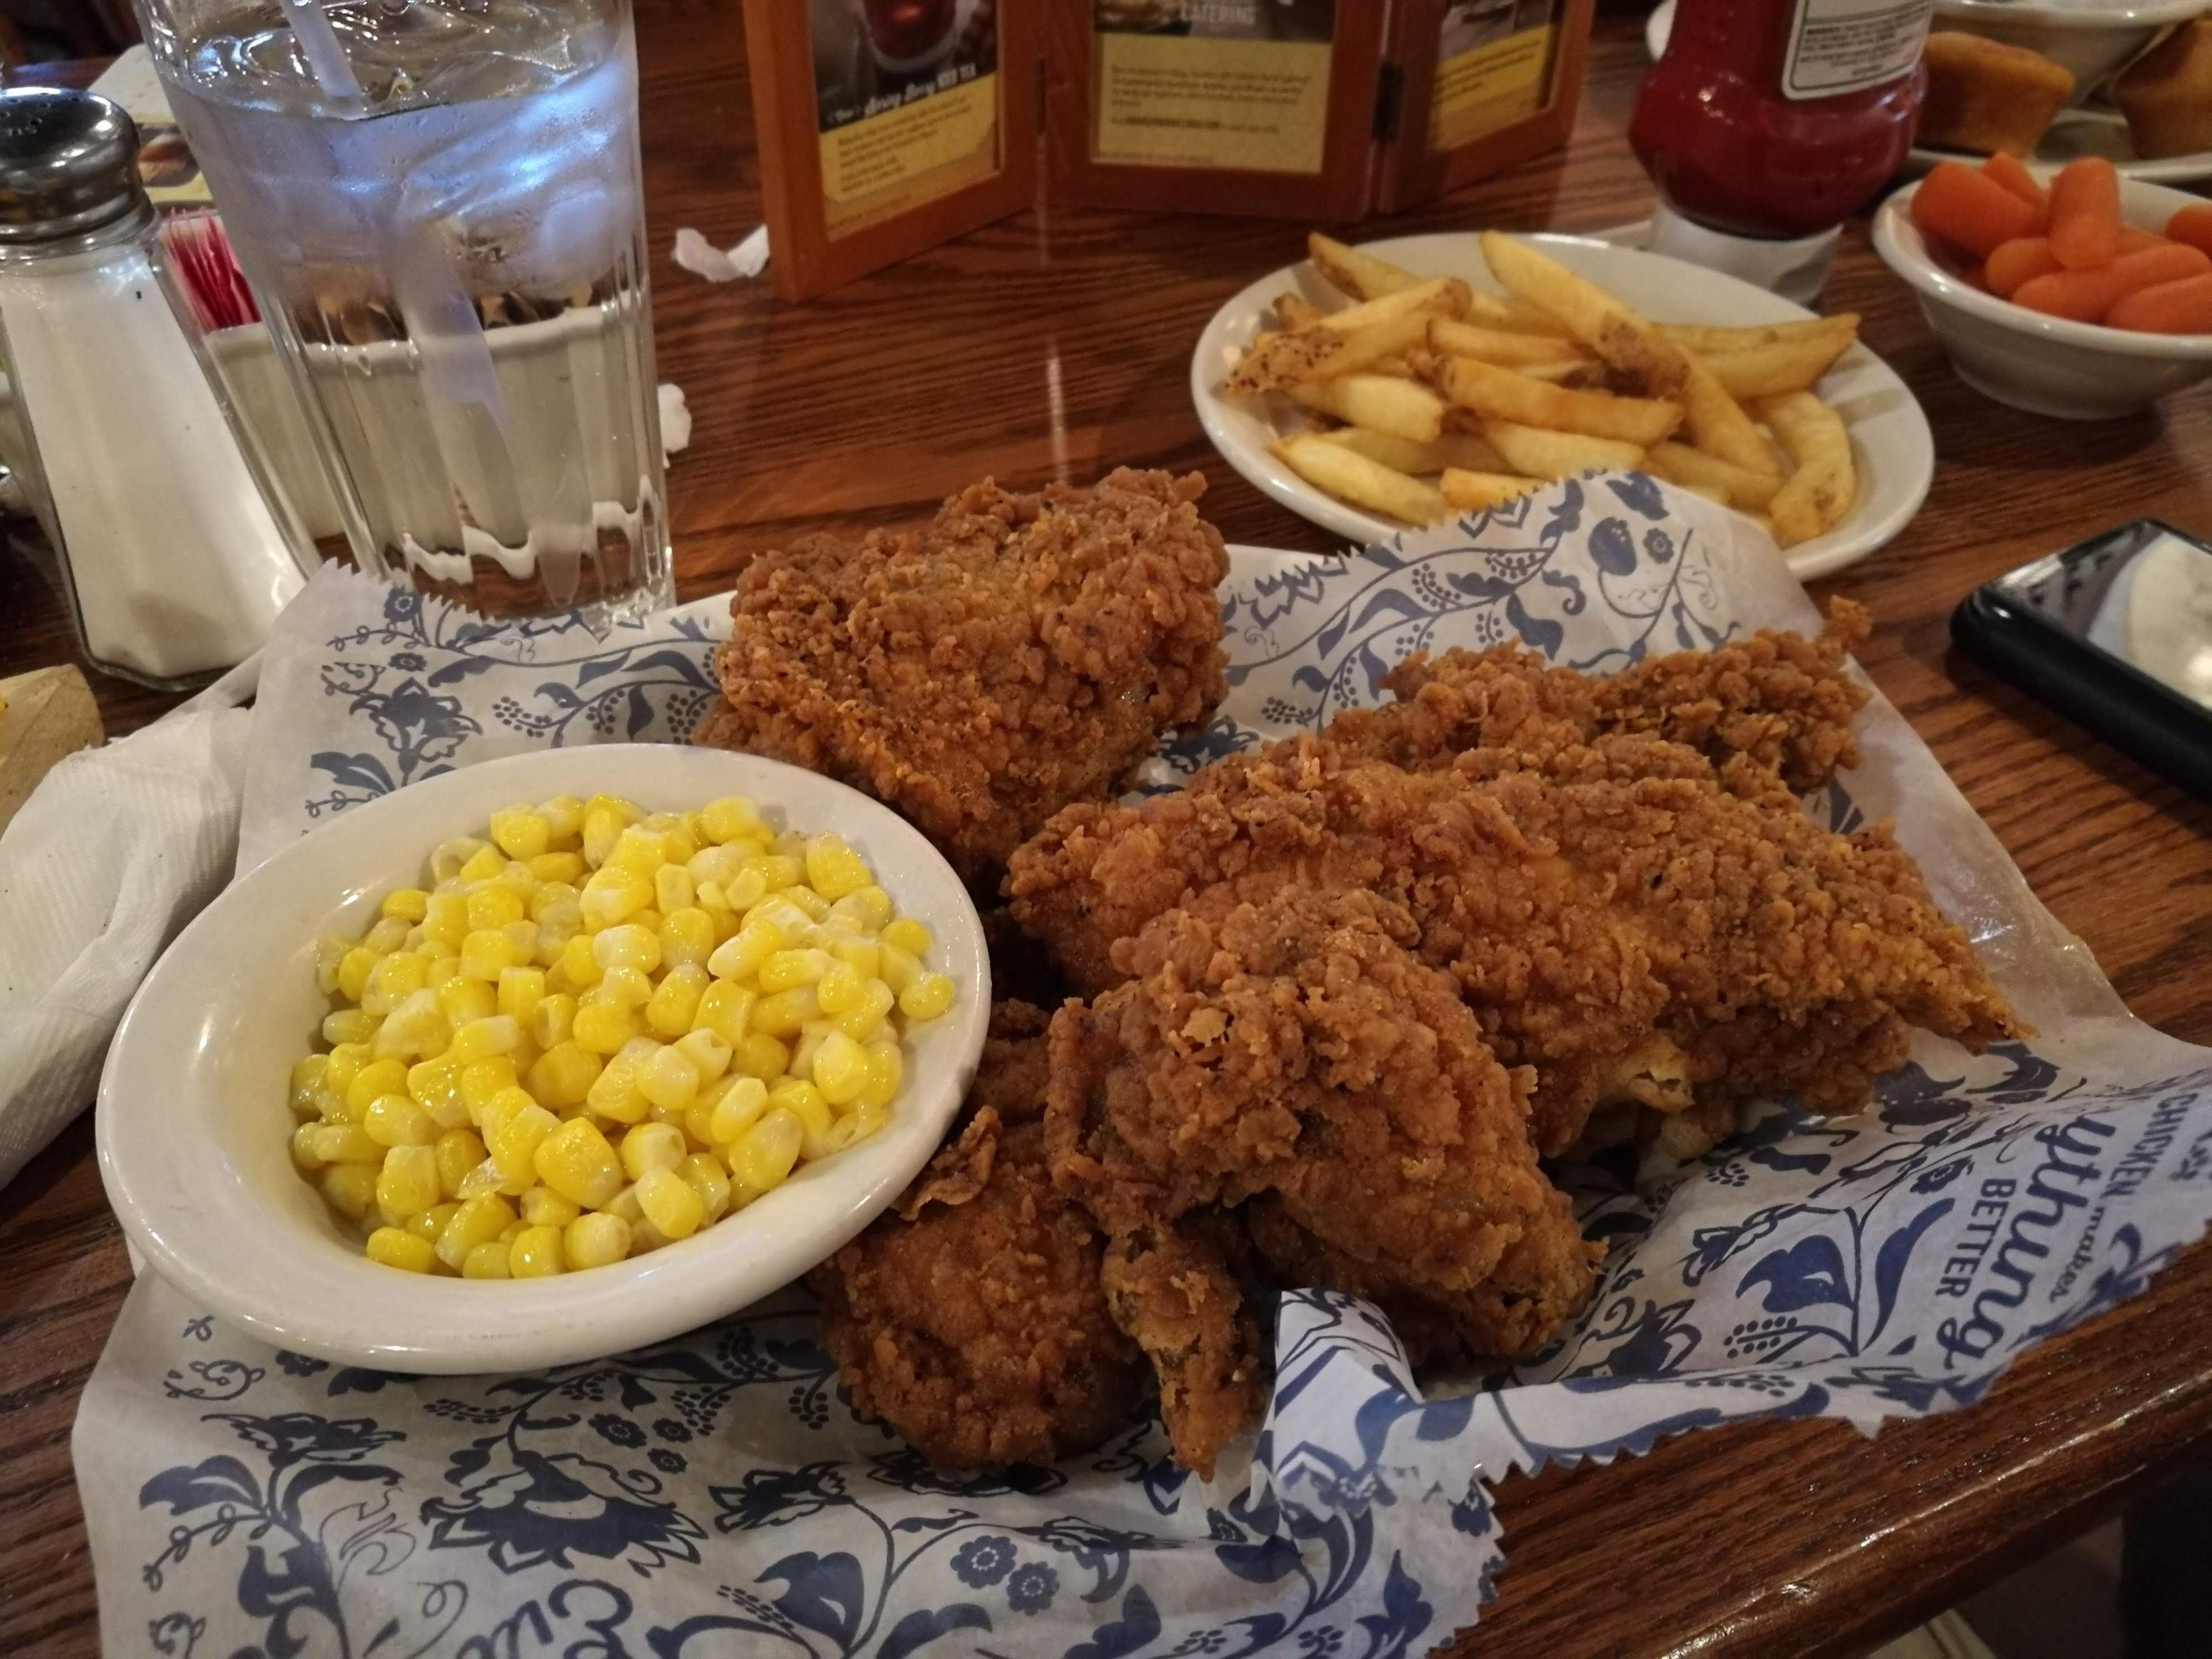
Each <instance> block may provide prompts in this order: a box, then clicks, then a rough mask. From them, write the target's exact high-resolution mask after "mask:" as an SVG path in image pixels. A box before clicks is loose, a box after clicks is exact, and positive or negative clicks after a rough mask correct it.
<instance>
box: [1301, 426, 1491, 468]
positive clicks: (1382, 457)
mask: <svg viewBox="0 0 2212 1659" xmlns="http://www.w3.org/2000/svg"><path fill="white" fill-rule="evenodd" d="M1327 437H1328V441H1329V442H1331V443H1333V444H1341V445H1343V446H1344V447H1346V449H1354V450H1358V452H1359V453H1361V454H1362V455H1364V456H1365V457H1367V459H1369V460H1370V461H1379V462H1381V463H1382V464H1383V465H1384V466H1387V467H1389V469H1390V470H1391V471H1394V472H1408V473H1416V474H1418V473H1430V472H1442V471H1444V469H1445V468H1447V467H1458V468H1461V469H1462V470H1463V471H1470V472H1503V471H1505V462H1504V459H1503V458H1501V457H1500V456H1499V454H1498V452H1497V451H1496V450H1494V449H1492V447H1490V443H1489V441H1488V440H1487V439H1485V438H1483V437H1482V436H1480V435H1479V434H1476V433H1473V432H1443V433H1439V434H1437V437H1436V439H1435V441H1433V442H1430V443H1425V444H1422V443H1415V442H1414V441H1413V440H1412V439H1411V438H1401V437H1400V436H1398V435H1396V434H1395V433H1393V432H1376V431H1375V430H1373V429H1372V428H1368V427H1364V426H1346V427H1339V428H1337V429H1336V430H1335V431H1334V432H1331V433H1328V434H1327Z"/></svg>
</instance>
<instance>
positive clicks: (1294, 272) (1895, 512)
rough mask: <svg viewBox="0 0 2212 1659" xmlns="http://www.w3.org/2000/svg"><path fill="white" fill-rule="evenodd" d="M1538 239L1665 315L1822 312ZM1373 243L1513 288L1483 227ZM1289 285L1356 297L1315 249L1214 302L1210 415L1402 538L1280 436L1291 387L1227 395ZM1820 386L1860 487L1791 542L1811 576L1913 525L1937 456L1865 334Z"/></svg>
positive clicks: (1249, 466)
mask: <svg viewBox="0 0 2212 1659" xmlns="http://www.w3.org/2000/svg"><path fill="white" fill-rule="evenodd" d="M1525 240H1528V241H1530V242H1533V243H1534V244H1535V245H1536V246H1539V247H1541V248H1542V249H1543V250H1544V252H1547V253H1548V254H1550V255H1551V256H1552V257H1553V258H1555V259H1557V260H1559V263H1560V264H1564V265H1565V266H1566V267H1567V268H1568V269H1569V270H1573V271H1575V272H1577V274H1579V275H1581V276H1587V277H1589V279H1590V280H1591V281H1592V282H1594V283H1597V284H1598V285H1599V286H1601V287H1602V288H1605V289H1608V290H1610V291H1611V292H1613V294H1616V295H1619V296H1620V298H1621V299H1623V300H1625V301H1627V302H1628V303H1629V304H1630V305H1632V306H1633V307H1636V308H1637V310H1638V311H1640V312H1642V313H1644V315H1645V316H1647V317H1650V318H1651V319H1654V320H1655V321H1658V322H1662V323H1707V324H1717V325H1740V326H1749V325H1756V324H1760V323H1787V322H1796V321H1801V320H1802V319H1805V318H1808V317H1810V316H1812V315H1813V313H1811V312H1809V311H1808V310H1806V309H1805V308H1804V307H1802V306H1799V305H1793V304H1791V303H1790V301H1787V300H1784V299H1783V298H1781V297H1780V296H1779V295H1773V294H1769V293H1768V292H1767V291H1766V290H1765V289H1762V288H1754V287H1753V286H1752V284H1750V283H1746V282H1741V281H1739V280H1738V279H1737V278H1735V277H1734V276H1727V275H1725V274H1724V273H1723V272H1720V271H1717V270H1706V269H1705V267H1703V266H1701V265H1693V264H1686V263H1685V262H1684V261H1682V260H1680V259H1670V258H1667V257H1666V256H1665V255H1664V254H1659V253H1647V252H1644V250H1643V249H1641V248H1635V247H1622V246H1617V245H1616V244H1614V243H1612V242H1605V241H1597V240H1590V239H1589V238H1585V237H1580V236H1530V237H1528V238H1526V239H1525ZM1364 246H1365V248H1366V250H1367V252H1370V253H1373V254H1375V255H1376V256H1378V257H1379V258H1384V259H1389V260H1390V261H1392V262H1393V263H1394V264H1400V265H1403V266H1404V267H1405V268H1406V269H1407V270H1411V271H1414V272H1417V273H1419V275H1421V276H1463V277H1465V278H1466V279H1467V281H1468V283H1471V284H1472V285H1473V286H1474V287H1475V288H1477V289H1480V290H1481V291H1482V292H1484V293H1486V294H1497V293H1499V292H1501V291H1502V290H1501V289H1499V288H1498V279H1497V278H1496V277H1494V276H1492V275H1491V274H1490V267H1489V266H1488V265H1487V264H1486V263H1485V262H1484V260H1483V257H1482V246H1481V243H1480V240H1479V239H1478V238H1477V237H1475V236H1474V234H1472V233H1470V232H1467V231H1449V232H1443V233H1441V234H1436V235H1430V236H1400V237H1395V238H1394V239H1392V240H1389V241H1383V242H1369V243H1366V244H1364ZM1284 289H1296V290H1297V291H1298V292H1299V293H1301V294H1304V295H1305V296H1306V297H1307V298H1308V299H1310V300H1311V301H1314V302H1315V303H1316V304H1317V305H1319V306H1321V307H1322V308H1323V309H1331V308H1334V307H1337V306H1340V305H1343V304H1345V303H1346V301H1345V300H1344V298H1343V296H1342V295H1339V294H1338V293H1337V292H1336V291H1335V290H1334V289H1332V288H1330V287H1329V286H1328V283H1325V282H1323V281H1322V279H1321V276H1319V275H1318V273H1316V271H1315V270H1314V268H1313V266H1312V265H1311V264H1310V263H1308V262H1307V261H1305V260H1303V259H1301V260H1300V261H1299V262H1298V263H1297V264H1294V265H1286V266H1285V267H1284V268H1283V269H1282V270H1276V271H1271V272H1269V273H1268V274H1267V276H1262V277H1261V278H1260V280H1259V281H1257V282H1256V283H1253V284H1251V286H1249V288H1247V289H1244V290H1243V292H1242V293H1241V294H1238V295H1237V296H1236V297H1235V298H1233V299H1231V301H1229V302H1228V303H1227V304H1226V305H1225V306H1223V307H1221V309H1220V310H1219V311H1217V312H1216V313H1214V314H1213V319H1212V321H1211V322H1209V323H1207V324H1206V329H1205V331H1204V332H1203V333H1201V334H1200V336H1199V339H1198V345H1197V347H1196V349H1194V351H1193V352H1192V354H1191V360H1190V395H1191V401H1192V402H1193V403H1194V404H1196V405H1197V408H1198V418H1199V421H1200V423H1201V424H1202V425H1203V426H1204V427H1205V428H1206V436H1207V437H1209V438H1211V439H1212V441H1213V447H1215V448H1216V449H1218V450H1219V451H1220V452H1221V454H1222V458H1223V459H1225V460H1226V461H1227V462H1228V463H1229V464H1230V465H1231V466H1233V467H1235V468H1236V469H1237V471H1239V472H1241V473H1243V475H1244V477H1247V478H1248V479H1249V480H1250V481H1251V482H1252V483H1254V484H1255V486H1257V487H1258V488H1259V489H1261V490H1264V491H1265V492H1266V493H1267V494H1268V495H1272V496H1273V497H1274V498H1275V499H1276V500H1277V501H1280V502H1281V503H1282V504H1283V505H1284V506H1285V507H1289V508H1290V509H1291V511H1292V512H1293V513H1297V514H1299V515H1300V516H1301V517H1303V518H1306V519H1310V520H1313V522H1314V523H1316V524H1317V525H1320V526H1322V527H1323V528H1324V529H1328V530H1333V531H1334V532H1337V533H1338V534H1339V535H1340V536H1346V537H1349V538H1351V539H1352V540H1353V541H1354V542H1356V543H1358V544H1360V545H1362V546H1366V545H1368V544H1372V543H1376V542H1384V541H1388V540H1389V538H1391V537H1393V536H1395V535H1397V534H1398V533H1399V532H1401V531H1403V530H1405V529H1406V528H1407V526H1404V525H1402V524H1400V523H1399V522H1398V521H1397V520H1395V519H1386V518H1383V517H1382V516H1381V515H1379V514H1377V513H1370V512H1368V511H1367V510H1365V509H1364V508H1363V507H1354V506H1352V504H1351V503H1350V502H1348V501H1339V500H1337V499H1336V497H1334V495H1328V494H1327V493H1326V492H1324V491H1322V490H1320V489H1316V488H1315V487H1314V486H1313V485H1311V484H1310V483H1307V482H1306V481H1305V480H1304V478H1301V477H1298V475H1297V473H1295V472H1293V471H1291V470H1290V468H1289V467H1287V466H1285V465H1283V463H1282V462H1281V461H1279V460H1278V459H1276V458H1275V456H1274V454H1273V453H1272V451H1271V450H1270V449H1269V447H1268V446H1269V445H1270V444H1272V443H1273V441H1275V440H1276V439H1277V438H1279V437H1280V436H1282V435H1284V434H1285V433H1286V432H1291V431H1295V430H1297V429H1298V428H1301V427H1303V426H1304V416H1303V415H1302V414H1301V413H1300V412H1299V410H1298V409H1297V405H1296V404H1292V403H1291V401H1290V399H1289V398H1281V397H1268V398H1225V397H1223V396H1222V395H1221V381H1222V379H1223V377H1224V376H1225V374H1227V373H1228V371H1229V368H1230V365H1231V362H1234V360H1235V358H1236V356H1237V354H1238V353H1239V352H1241V351H1242V350H1243V348H1244V347H1245V345H1246V344H1247V343H1249V341H1250V340H1251V338H1252V337H1253V336H1254V335H1255V333H1257V332H1258V331H1259V330H1260V329H1261V326H1262V325H1263V322H1267V321H1268V320H1269V319H1272V318H1273V306H1274V300H1275V296H1276V295H1279V294H1280V293H1281V292H1282V291H1283V290H1284ZM1818 390H1819V392H1820V396H1821V397H1822V398H1825V399H1826V401H1827V402H1828V403H1829V404H1831V405H1832V407H1833V408H1834V409H1835V410H1836V412H1837V413H1838V414H1839V415H1841V416H1843V419H1844V426H1845V427H1846V428H1848V429H1849V430H1850V436H1851V451H1852V456H1853V459H1854V460H1855V461H1856V462H1857V466H1858V473H1859V493H1858V498H1857V500H1856V501H1853V502H1852V503H1851V509H1850V512H1849V513H1845V514H1844V518H1843V521H1842V522H1841V523H1839V524H1838V525H1837V526H1836V527H1835V528H1834V529H1833V530H1831V531H1830V532H1828V533H1827V534H1826V535H1825V536H1819V537H1815V538H1814V539H1813V540H1811V541H1808V542H1802V543H1800V544H1798V545H1797V546H1796V547H1793V548H1790V549H1789V550H1787V551H1786V552H1785V553H1784V559H1785V560H1786V561H1787V562H1788V563H1789V566H1790V571H1791V573H1792V574H1794V575H1796V577H1797V579H1798V580H1800V581H1811V580H1814V578H1815V577H1819V576H1826V575H1830V574H1833V573H1834V572H1836V571H1838V570H1841V569H1842V568H1844V566H1846V565H1850V564H1856V563H1857V562H1858V561H1860V560H1861V559H1863V558H1865V557H1866V556H1868V555H1869V554H1870V553H1872V552H1874V551H1875V549H1877V548H1879V547H1881V546H1882V545H1883V544H1885V543H1887V541H1888V540H1889V539H1890V538H1892V537H1893V536H1894V535H1896V534H1897V532H1899V531H1900V530H1902V529H1904V528H1905V526H1906V525H1907V524H1909V523H1911V520H1912V515H1913V514H1914V513H1917V512H1918V511H1919V510H1920V503H1921V502H1922V501H1923V500H1924V499H1925V498H1926V496H1927V495H1928V484H1929V479H1930V478H1931V477H1933V476H1934V473H1935V468H1936V443H1935V440H1934V439H1933V438H1932V437H1931V436H1930V435H1929V430H1928V417H1927V416H1926V415H1924V414H1923V413H1922V412H1921V408H1920V405H1919V404H1918V403H1917V402H1916V401H1915V400H1914V398H1913V396H1912V393H1911V390H1910V389H1909V388H1908V387H1907V386H1905V382H1904V381H1903V380H1899V378H1898V377H1897V374H1895V372H1894V371H1893V370H1892V369H1891V368H1890V367H1889V365H1888V364H1887V363H1885V362H1882V360H1881V358H1879V357H1877V356H1875V355H1874V353H1872V352H1871V351H1869V350H1868V349H1866V348H1865V347H1864V346H1863V345H1855V346H1853V347H1852V348H1851V349H1850V350H1849V351H1847V352H1845V353H1844V355H1843V356H1841V357H1840V358H1838V360H1837V362H1836V366H1835V367H1834V368H1832V369H1831V370H1829V372H1828V373H1827V374H1826V375H1824V376H1822V377H1821V380H1820V386H1819V388H1818Z"/></svg>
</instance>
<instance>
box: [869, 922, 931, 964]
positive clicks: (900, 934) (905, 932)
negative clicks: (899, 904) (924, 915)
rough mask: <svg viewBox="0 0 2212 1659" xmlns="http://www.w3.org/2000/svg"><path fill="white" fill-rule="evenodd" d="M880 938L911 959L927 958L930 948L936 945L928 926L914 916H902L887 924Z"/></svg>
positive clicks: (879, 934) (879, 935)
mask: <svg viewBox="0 0 2212 1659" xmlns="http://www.w3.org/2000/svg"><path fill="white" fill-rule="evenodd" d="M878 938H879V939H882V940H883V942H884V944H886V945H893V946H895V947H896V948H897V949H899V950H902V951H905V952H906V953H907V954H908V956H911V957H926V956H927V955H928V954H929V947H930V946H931V945H933V944H935V943H936V939H935V938H934V937H933V935H932V934H931V933H930V931H929V927H928V924H927V923H926V922H923V921H918V920H916V919H915V917H913V916H900V917H897V918H896V919H895V920H893V921H887V922H885V923H884V925H883V928H882V930H881V931H880V933H878Z"/></svg>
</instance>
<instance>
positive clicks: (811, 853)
mask: <svg viewBox="0 0 2212 1659" xmlns="http://www.w3.org/2000/svg"><path fill="white" fill-rule="evenodd" d="M805 865H806V884H807V885H808V886H810V887H811V888H812V889H813V890H815V891H816V892H817V893H819V894H820V895H821V896H823V898H825V899H831V900H835V899H841V898H843V897H844V896H846V895H847V894H848V893H856V892H858V891H860V889H861V888H863V887H872V886H873V885H874V884H875V879H876V878H875V877H874V876H873V875H872V874H871V873H870V872H869V870H868V866H867V863H866V860H863V859H862V858H861V857H860V854H858V853H855V852H854V850H853V849H852V848H850V847H848V846H847V845H846V844H845V838H844V837H843V836H836V835H823V836H810V837H808V839H807V842H806V852H805Z"/></svg>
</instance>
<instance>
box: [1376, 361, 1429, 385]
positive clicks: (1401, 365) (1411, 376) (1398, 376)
mask: <svg viewBox="0 0 2212 1659" xmlns="http://www.w3.org/2000/svg"><path fill="white" fill-rule="evenodd" d="M1367 372H1368V373H1369V374H1388V375H1389V377H1390V378H1391V379H1392V380H1419V379H1420V376H1419V375H1418V374H1415V373H1414V372H1413V364H1412V363H1411V362H1407V360H1406V359H1405V358H1403V357H1383V358H1379V359H1377V360H1376V362H1371V363H1370V364H1368V365H1367Z"/></svg>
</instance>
